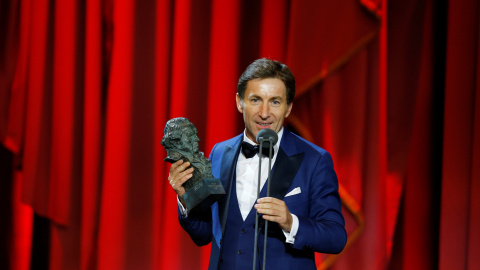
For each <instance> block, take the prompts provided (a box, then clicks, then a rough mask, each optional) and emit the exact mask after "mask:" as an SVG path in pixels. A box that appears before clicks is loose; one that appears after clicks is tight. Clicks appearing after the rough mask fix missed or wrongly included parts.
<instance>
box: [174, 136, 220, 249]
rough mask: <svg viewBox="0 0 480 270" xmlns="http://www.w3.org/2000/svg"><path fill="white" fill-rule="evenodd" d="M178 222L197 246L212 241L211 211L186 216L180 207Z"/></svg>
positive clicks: (195, 212) (213, 151) (213, 150)
mask: <svg viewBox="0 0 480 270" xmlns="http://www.w3.org/2000/svg"><path fill="white" fill-rule="evenodd" d="M216 147H217V145H215V146H214V147H213V149H212V151H211V153H210V157H209V159H210V160H213V156H214V155H215V154H214V153H215V149H216ZM178 220H179V222H180V225H181V226H182V228H183V229H184V230H185V231H186V232H187V233H188V235H189V236H190V238H191V239H192V240H193V242H194V243H195V244H196V245H197V246H204V245H207V244H209V243H210V242H211V241H212V212H211V210H210V209H205V210H203V211H192V212H190V213H189V214H188V215H187V216H184V215H183V213H182V210H181V209H180V207H179V208H178Z"/></svg>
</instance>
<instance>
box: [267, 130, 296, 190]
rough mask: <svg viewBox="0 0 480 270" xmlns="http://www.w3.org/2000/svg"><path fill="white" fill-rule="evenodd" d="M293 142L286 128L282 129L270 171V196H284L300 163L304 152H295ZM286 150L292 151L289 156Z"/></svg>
mask: <svg viewBox="0 0 480 270" xmlns="http://www.w3.org/2000/svg"><path fill="white" fill-rule="evenodd" d="M294 144H295V142H294V140H293V138H292V134H290V132H289V131H288V130H287V129H284V131H283V137H282V141H281V143H280V147H279V149H278V156H277V160H276V161H275V166H274V168H273V172H272V179H271V180H272V183H271V184H270V197H274V198H277V199H283V197H285V194H287V191H288V189H289V188H290V186H291V184H292V181H293V179H294V178H295V175H297V171H298V169H299V168H300V165H301V164H302V161H303V157H304V153H296V152H295V150H294V149H295V147H294ZM284 149H286V150H284ZM288 152H292V154H291V155H290V156H289V155H288Z"/></svg>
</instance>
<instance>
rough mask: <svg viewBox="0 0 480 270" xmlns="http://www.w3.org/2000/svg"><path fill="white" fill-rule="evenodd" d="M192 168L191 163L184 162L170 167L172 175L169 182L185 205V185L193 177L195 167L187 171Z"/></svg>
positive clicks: (180, 161) (169, 176)
mask: <svg viewBox="0 0 480 270" xmlns="http://www.w3.org/2000/svg"><path fill="white" fill-rule="evenodd" d="M188 166H190V162H188V161H187V162H185V163H183V160H181V159H180V160H178V161H177V162H175V163H173V164H172V166H171V167H170V173H169V174H168V182H170V185H171V186H172V188H173V190H175V192H176V193H177V195H178V197H179V198H180V200H181V201H182V204H184V203H183V194H185V188H184V187H183V183H185V182H186V181H187V180H188V179H190V178H192V176H193V167H192V168H190V169H187V168H188Z"/></svg>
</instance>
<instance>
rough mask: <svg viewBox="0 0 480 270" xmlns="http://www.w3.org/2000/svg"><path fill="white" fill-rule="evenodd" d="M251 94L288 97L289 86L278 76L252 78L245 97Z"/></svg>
mask: <svg viewBox="0 0 480 270" xmlns="http://www.w3.org/2000/svg"><path fill="white" fill-rule="evenodd" d="M249 96H258V97H266V98H267V97H268V98H272V97H282V98H286V96H287V88H286V87H285V84H284V83H283V81H282V80H280V79H278V78H266V79H255V80H250V81H248V83H247V88H246V89H245V97H249Z"/></svg>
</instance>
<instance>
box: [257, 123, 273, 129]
mask: <svg viewBox="0 0 480 270" xmlns="http://www.w3.org/2000/svg"><path fill="white" fill-rule="evenodd" d="M271 125H272V123H258V122H257V126H258V127H259V128H260V129H263V128H270V127H271Z"/></svg>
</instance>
